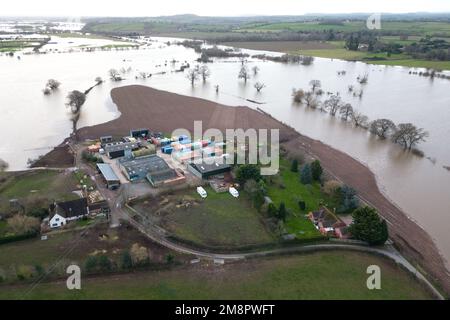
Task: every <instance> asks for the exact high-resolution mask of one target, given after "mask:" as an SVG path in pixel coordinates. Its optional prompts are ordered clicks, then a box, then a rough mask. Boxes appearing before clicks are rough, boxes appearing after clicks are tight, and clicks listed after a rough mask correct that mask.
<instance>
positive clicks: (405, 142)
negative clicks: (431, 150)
mask: <svg viewBox="0 0 450 320" xmlns="http://www.w3.org/2000/svg"><path fill="white" fill-rule="evenodd" d="M428 136H429V134H428V132H427V131H425V130H424V129H422V128H417V127H416V126H415V125H413V124H412V123H400V124H399V125H398V126H397V129H396V130H395V132H394V134H393V135H392V141H393V142H395V143H398V144H400V145H401V146H403V148H405V149H409V150H411V148H412V147H413V146H414V145H416V144H417V143H419V142H421V141H425V138H426V137H428Z"/></svg>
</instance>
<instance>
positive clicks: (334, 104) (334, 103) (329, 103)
mask: <svg viewBox="0 0 450 320" xmlns="http://www.w3.org/2000/svg"><path fill="white" fill-rule="evenodd" d="M341 105H342V100H341V97H339V96H338V95H335V94H333V95H332V96H331V97H330V98H329V99H327V100H325V102H324V107H325V110H327V111H328V112H330V114H331V115H332V116H333V117H334V116H335V115H336V113H337V112H338V111H339V109H340V108H341Z"/></svg>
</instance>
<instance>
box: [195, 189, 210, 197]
mask: <svg viewBox="0 0 450 320" xmlns="http://www.w3.org/2000/svg"><path fill="white" fill-rule="evenodd" d="M197 193H198V194H199V195H200V197H202V198H203V199H205V198H206V197H208V193H207V192H206V190H205V189H203V187H197Z"/></svg>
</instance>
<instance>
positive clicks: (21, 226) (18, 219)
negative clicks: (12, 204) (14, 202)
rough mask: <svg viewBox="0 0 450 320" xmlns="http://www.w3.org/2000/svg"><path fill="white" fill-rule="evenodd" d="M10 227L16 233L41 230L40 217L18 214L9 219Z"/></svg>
mask: <svg viewBox="0 0 450 320" xmlns="http://www.w3.org/2000/svg"><path fill="white" fill-rule="evenodd" d="M7 222H8V227H9V229H10V230H11V231H12V232H13V233H15V234H24V233H27V232H32V231H38V230H39V226H40V223H39V219H38V218H35V217H29V216H26V215H23V214H16V215H14V216H13V217H11V218H9V219H8V220H7Z"/></svg>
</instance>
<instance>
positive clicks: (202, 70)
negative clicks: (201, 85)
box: [198, 65, 211, 82]
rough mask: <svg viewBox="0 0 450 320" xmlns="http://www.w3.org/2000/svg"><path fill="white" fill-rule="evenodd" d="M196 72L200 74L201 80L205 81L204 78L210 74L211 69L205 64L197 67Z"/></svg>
mask: <svg viewBox="0 0 450 320" xmlns="http://www.w3.org/2000/svg"><path fill="white" fill-rule="evenodd" d="M198 73H199V74H200V75H201V76H202V79H203V82H206V79H208V78H209V77H210V76H211V70H209V68H208V66H207V65H202V66H201V67H199V68H198Z"/></svg>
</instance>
